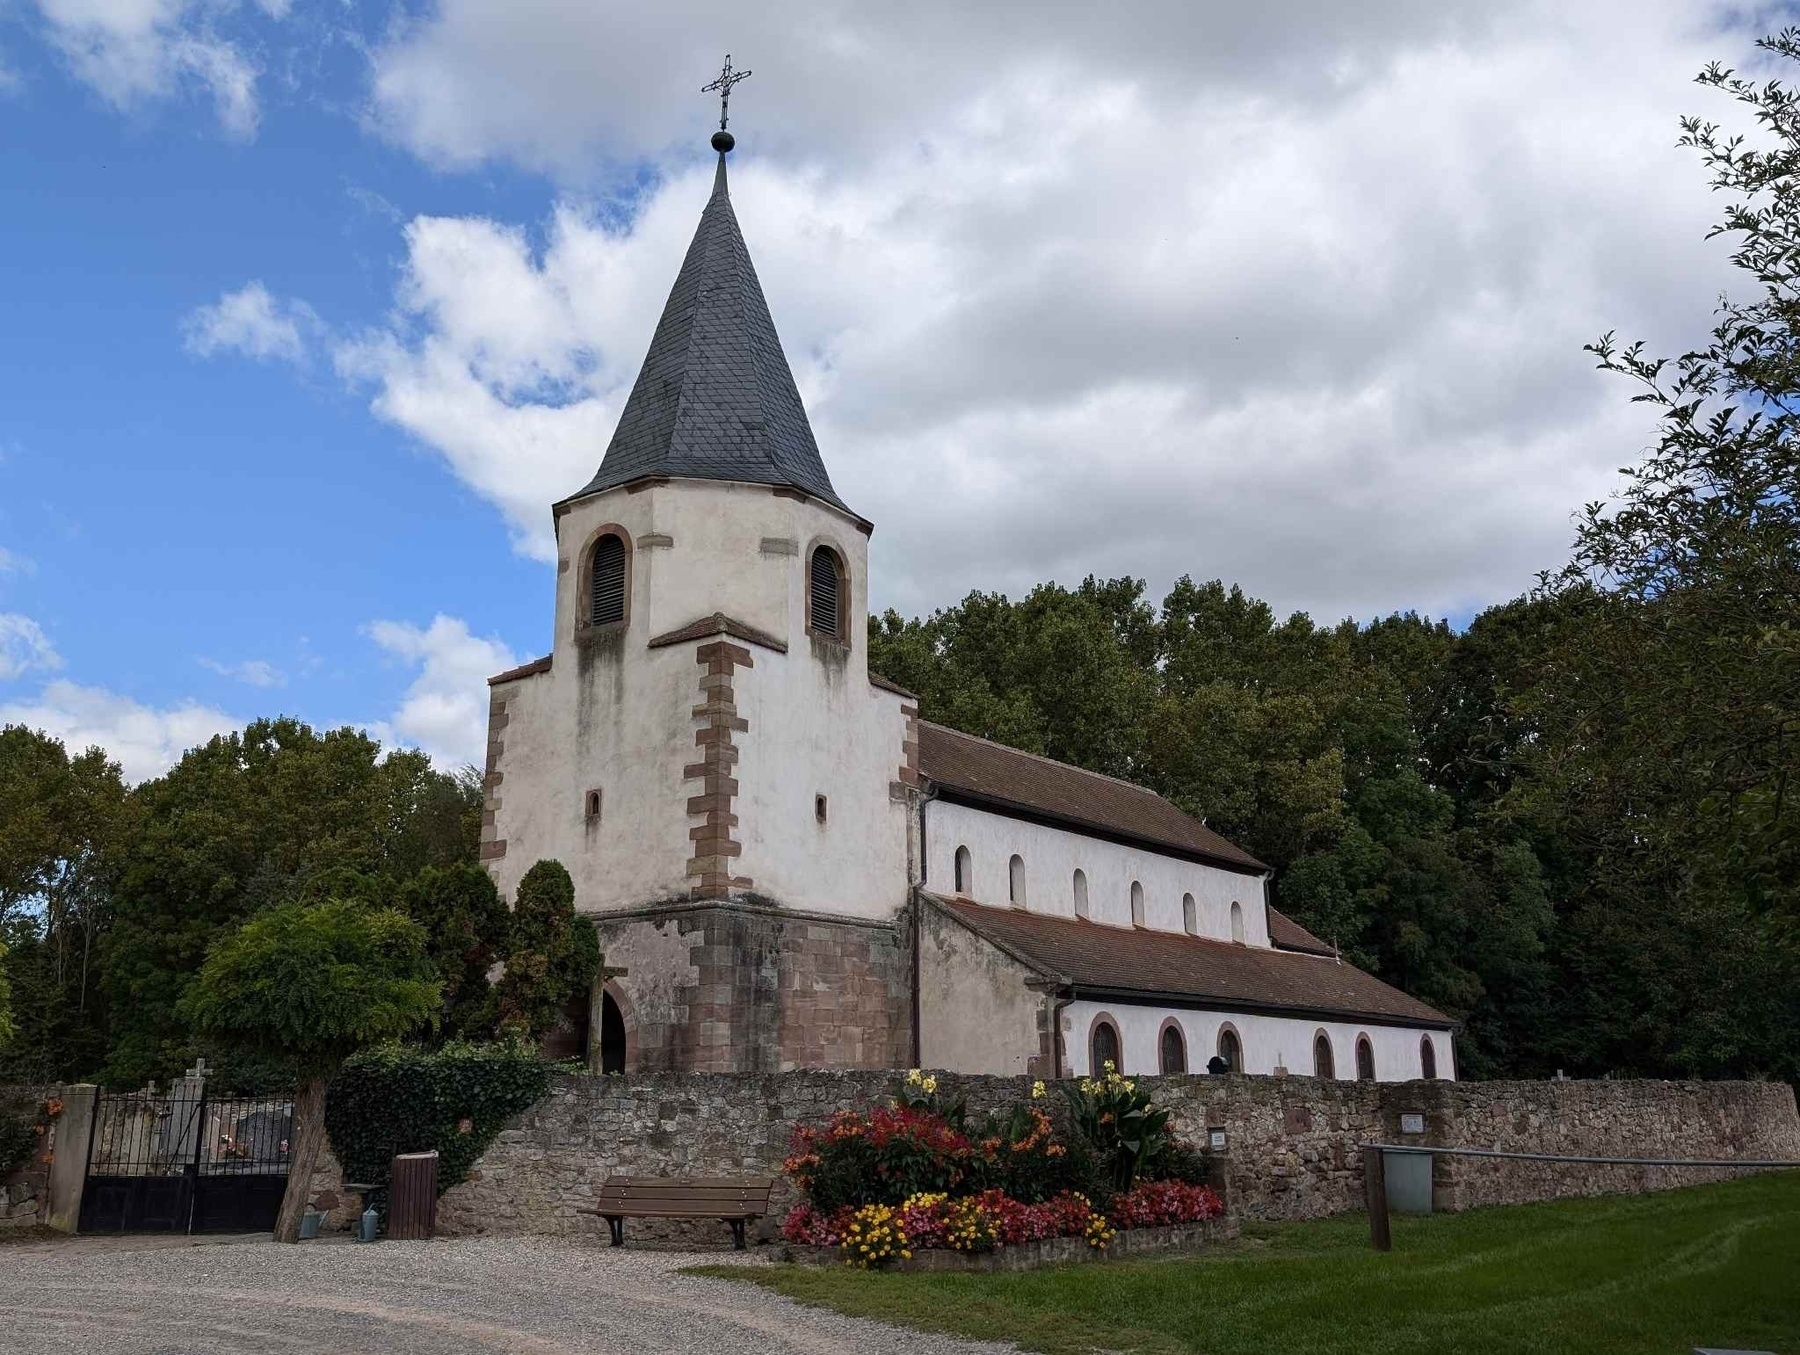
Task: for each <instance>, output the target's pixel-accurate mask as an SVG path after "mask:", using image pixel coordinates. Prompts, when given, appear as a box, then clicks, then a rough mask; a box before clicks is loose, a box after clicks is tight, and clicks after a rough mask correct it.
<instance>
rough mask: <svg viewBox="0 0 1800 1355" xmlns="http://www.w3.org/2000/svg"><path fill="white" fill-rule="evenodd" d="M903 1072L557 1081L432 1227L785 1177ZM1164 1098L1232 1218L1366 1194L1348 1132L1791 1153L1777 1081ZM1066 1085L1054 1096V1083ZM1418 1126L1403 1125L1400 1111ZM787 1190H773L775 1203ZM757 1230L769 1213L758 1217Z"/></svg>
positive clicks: (1646, 1180)
mask: <svg viewBox="0 0 1800 1355" xmlns="http://www.w3.org/2000/svg"><path fill="white" fill-rule="evenodd" d="M895 1082H896V1074H893V1073H871V1072H848V1073H827V1072H795V1073H775V1074H763V1075H733V1074H652V1075H634V1076H628V1077H618V1076H614V1077H572V1078H561V1079H558V1081H557V1082H556V1084H555V1085H554V1086H553V1088H552V1090H551V1093H550V1095H549V1096H548V1097H547V1098H546V1099H545V1100H543V1101H541V1102H539V1103H538V1104H537V1105H536V1106H533V1107H532V1108H531V1109H530V1110H528V1111H525V1112H523V1113H522V1114H520V1115H519V1116H517V1117H515V1118H514V1119H513V1121H512V1122H511V1123H510V1124H509V1125H508V1127H507V1128H506V1129H504V1130H503V1131H502V1132H501V1134H500V1137H499V1138H498V1139H497V1140H496V1141H495V1143H494V1144H493V1145H492V1146H491V1147H490V1148H489V1149H488V1151H487V1152H486V1153H485V1154H483V1155H482V1157H481V1159H480V1160H479V1161H478V1162H477V1163H476V1165H475V1168H474V1170H473V1172H472V1173H471V1176H470V1179H469V1180H468V1181H467V1182H465V1183H464V1184H462V1185H460V1186H457V1187H456V1188H455V1189H453V1190H451V1191H449V1192H447V1193H446V1194H445V1195H444V1197H443V1200H442V1201H441V1203H440V1206H439V1211H438V1224H439V1230H440V1232H443V1233H447V1234H469V1233H571V1232H590V1233H594V1234H600V1233H602V1232H603V1231H604V1227H603V1225H602V1224H601V1223H600V1221H599V1220H598V1219H595V1218H592V1217H586V1216H583V1215H581V1214H580V1213H579V1212H578V1211H579V1210H581V1209H584V1208H591V1207H592V1204H593V1200H594V1193H595V1191H596V1189H597V1188H598V1187H599V1185H600V1184H601V1183H602V1182H604V1181H605V1179H606V1178H607V1177H608V1176H610V1175H612V1174H614V1173H616V1172H625V1173H631V1174H636V1175H669V1176H717V1175H737V1174H746V1173H757V1174H768V1175H778V1174H779V1172H780V1170H781V1162H782V1159H783V1158H784V1157H785V1156H786V1154H787V1149H788V1140H789V1137H790V1135H791V1134H792V1132H793V1128H794V1126H795V1125H797V1124H816V1123H819V1122H821V1121H824V1120H826V1119H829V1118H830V1117H831V1115H832V1114H834V1113H835V1112H837V1111H839V1110H852V1109H862V1108H866V1107H867V1106H869V1105H870V1104H872V1103H874V1102H876V1101H878V1100H880V1099H882V1098H884V1097H886V1096H889V1095H891V1094H892V1091H893V1088H894V1085H895ZM939 1083H940V1093H941V1094H947V1095H948V1096H950V1097H956V1096H962V1097H965V1098H966V1099H967V1101H968V1104H969V1109H970V1112H971V1114H973V1115H977V1116H979V1115H981V1114H983V1113H984V1112H986V1111H989V1110H997V1109H1001V1108H1003V1107H1005V1106H1008V1105H1010V1104H1012V1103H1013V1102H1015V1101H1018V1100H1021V1099H1023V1098H1025V1097H1026V1096H1027V1095H1029V1091H1030V1083H1029V1081H1028V1080H1027V1079H1025V1078H1002V1077H967V1076H953V1075H949V1074H939ZM1140 1085H1144V1086H1145V1087H1146V1088H1147V1089H1148V1090H1150V1092H1151V1094H1152V1095H1153V1096H1154V1097H1155V1098H1156V1099H1157V1100H1158V1101H1159V1102H1160V1103H1162V1104H1164V1105H1167V1106H1169V1107H1170V1108H1171V1109H1172V1110H1173V1111H1174V1114H1175V1124H1176V1127H1177V1132H1179V1133H1180V1134H1181V1136H1182V1137H1183V1138H1185V1139H1187V1140H1189V1141H1190V1142H1194V1143H1203V1142H1205V1136H1206V1131H1207V1130H1209V1129H1212V1128H1219V1129H1223V1130H1224V1131H1225V1133H1226V1138H1227V1150H1226V1153H1225V1154H1224V1161H1223V1163H1222V1164H1221V1166H1222V1172H1221V1173H1220V1175H1222V1177H1223V1184H1224V1186H1225V1191H1224V1193H1225V1197H1226V1205H1227V1208H1228V1210H1229V1211H1230V1212H1231V1213H1232V1214H1233V1215H1234V1216H1237V1217H1243V1218H1256V1219H1301V1218H1314V1217H1319V1216H1322V1215H1326V1214H1334V1213H1339V1212H1342V1211H1344V1210H1347V1209H1356V1208H1360V1207H1361V1205H1362V1166H1361V1160H1360V1155H1359V1154H1358V1152H1357V1145H1358V1144H1361V1143H1366V1142H1370V1141H1373V1140H1380V1141H1382V1142H1387V1143H1399V1142H1408V1143H1421V1144H1425V1145H1429V1146H1442V1147H1475V1148H1501V1149H1505V1150H1508V1151H1525V1152H1548V1153H1570V1154H1592V1155H1604V1156H1618V1157H1627V1156H1644V1157H1694V1158H1758V1159H1764V1158H1777V1159H1786V1160H1800V1114H1797V1113H1796V1109H1795V1103H1794V1093H1793V1089H1792V1088H1790V1087H1789V1086H1787V1085H1786V1084H1784V1083H1752V1082H1399V1083H1392V1082H1390V1083H1370V1082H1337V1081H1320V1080H1318V1079H1316V1078H1309V1077H1275V1078H1270V1077H1239V1076H1225V1077H1208V1076H1181V1077H1156V1078H1143V1079H1140ZM1057 1099H1058V1100H1060V1098H1057ZM1403 1114H1417V1115H1420V1116H1422V1117H1423V1120H1424V1132H1423V1133H1420V1134H1408V1135H1404V1136H1403V1135H1402V1133H1401V1116H1402V1115H1403ZM1436 1173H1437V1174H1436V1177H1435V1191H1434V1193H1435V1196H1436V1199H1437V1203H1438V1207H1440V1208H1446V1209H1467V1208H1471V1207H1474V1206H1477V1205H1485V1204H1500V1203H1519V1202H1524V1201H1528V1200H1542V1199H1555V1198H1563V1197H1567V1196H1575V1195H1593V1194H1602V1193H1606V1192H1610V1191H1640V1190H1653V1189H1660V1188H1664V1187H1667V1186H1675V1185H1689V1184H1693V1183H1695V1182H1697V1181H1699V1180H1704V1179H1709V1178H1713V1177H1716V1176H1719V1175H1723V1174H1724V1173H1721V1172H1696V1171H1680V1172H1678V1171H1672V1170H1640V1169H1633V1168H1586V1167H1552V1166H1549V1165H1548V1164H1537V1163H1493V1162H1480V1161H1477V1160H1472V1159H1446V1158H1439V1159H1438V1160H1437V1166H1436ZM794 1201H795V1197H794V1194H793V1191H792V1189H791V1187H789V1186H788V1184H787V1182H786V1181H785V1180H783V1181H781V1182H780V1183H779V1184H778V1186H777V1189H776V1194H775V1199H774V1208H775V1209H776V1211H777V1217H779V1215H780V1214H782V1213H785V1212H786V1209H787V1208H788V1206H789V1205H791V1204H793V1203H794ZM629 1231H630V1237H632V1238H666V1239H670V1240H692V1241H704V1242H705V1243H706V1244H707V1245H718V1244H720V1243H722V1242H724V1241H725V1240H726V1234H725V1230H724V1229H723V1228H722V1227H720V1226H713V1227H710V1228H709V1227H695V1226H693V1225H678V1224H667V1223H664V1224H658V1223H655V1222H652V1221H648V1220H646V1221H642V1222H640V1221H636V1220H634V1221H633V1222H632V1223H631V1225H630V1226H629ZM765 1235H767V1229H765Z"/></svg>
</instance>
